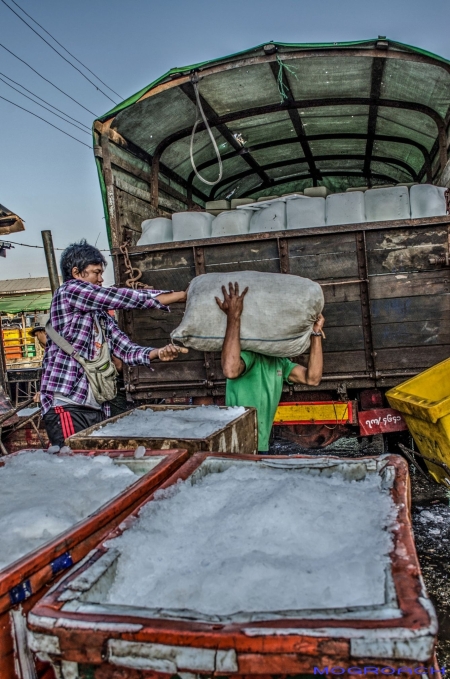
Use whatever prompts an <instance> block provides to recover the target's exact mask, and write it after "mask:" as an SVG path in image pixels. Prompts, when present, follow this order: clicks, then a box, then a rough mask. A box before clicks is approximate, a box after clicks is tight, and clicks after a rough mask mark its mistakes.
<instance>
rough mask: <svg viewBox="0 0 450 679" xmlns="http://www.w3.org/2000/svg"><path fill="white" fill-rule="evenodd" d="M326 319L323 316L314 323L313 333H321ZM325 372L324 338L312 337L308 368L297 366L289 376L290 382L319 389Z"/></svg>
mask: <svg viewBox="0 0 450 679" xmlns="http://www.w3.org/2000/svg"><path fill="white" fill-rule="evenodd" d="M324 323H325V319H324V317H323V316H322V314H320V315H319V318H318V319H317V321H316V322H315V323H314V326H313V332H321V330H322V328H323V324H324ZM322 371H323V353H322V336H321V335H318V336H317V335H311V348H310V352H309V360H308V366H307V367H306V368H305V367H304V366H303V365H298V366H296V367H295V368H294V369H293V370H292V371H291V373H290V374H289V378H288V379H289V382H293V383H294V384H309V385H310V386H313V387H317V386H318V385H319V384H320V381H321V379H322Z"/></svg>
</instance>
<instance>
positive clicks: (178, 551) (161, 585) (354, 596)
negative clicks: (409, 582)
mask: <svg viewBox="0 0 450 679" xmlns="http://www.w3.org/2000/svg"><path fill="white" fill-rule="evenodd" d="M205 471H206V470H205ZM394 526H395V506H394V503H393V501H392V499H391V497H390V494H389V491H387V490H384V489H383V487H382V483H381V477H380V476H379V475H378V474H373V475H367V476H366V477H365V478H364V479H361V480H359V481H351V480H347V479H346V478H345V477H344V476H343V474H341V473H339V472H337V471H336V472H335V473H334V474H331V475H327V476H325V475H320V474H317V472H316V473H315V474H314V473H308V471H306V470H299V469H297V470H295V469H276V468H271V467H266V466H265V465H264V464H260V463H251V464H245V465H244V464H234V465H233V466H230V467H228V468H227V469H225V470H224V471H221V472H216V473H214V472H213V473H207V472H206V474H202V475H199V478H197V479H196V480H195V483H194V479H192V480H191V479H188V480H187V481H186V482H184V483H178V484H177V486H176V487H172V488H171V489H169V490H168V491H158V493H157V497H156V498H155V500H154V501H152V502H149V503H147V504H146V505H145V506H144V507H143V509H142V510H141V512H140V517H139V519H138V521H136V523H135V524H134V525H133V526H132V527H131V528H129V529H128V530H126V531H125V532H124V533H123V534H122V535H121V536H120V537H119V538H116V539H115V540H113V541H112V543H111V547H113V548H114V549H117V550H118V551H119V552H120V556H119V558H118V562H117V571H116V575H115V580H114V582H113V583H112V585H111V587H110V589H109V591H106V592H105V593H104V594H103V593H102V595H101V603H109V604H124V605H126V606H141V607H142V606H146V607H149V608H162V609H165V610H167V609H172V610H180V609H183V610H186V609H188V610H190V611H196V612H198V613H200V614H204V615H205V614H206V615H224V616H227V615H232V614H236V613H238V612H239V611H245V612H247V614H248V612H253V611H254V612H263V611H265V612H274V611H282V610H284V611H289V610H290V611H292V610H294V611H299V610H302V609H315V610H317V609H324V608H327V609H328V608H344V609H347V608H348V607H352V606H373V605H377V604H383V603H384V602H385V600H386V571H387V569H388V568H389V553H390V551H391V549H392V532H391V531H392V529H393V528H394ZM350 554H351V555H352V558H351V559H349V555H350ZM299 617H300V616H299Z"/></svg>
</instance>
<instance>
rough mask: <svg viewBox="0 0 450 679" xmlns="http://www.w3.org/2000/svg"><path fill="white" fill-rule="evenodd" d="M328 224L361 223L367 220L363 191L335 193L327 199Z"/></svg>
mask: <svg viewBox="0 0 450 679" xmlns="http://www.w3.org/2000/svg"><path fill="white" fill-rule="evenodd" d="M326 221H327V224H360V223H361V222H365V221H366V212H365V207H364V193H363V191H349V192H348V193H333V194H331V195H330V196H327V200H326Z"/></svg>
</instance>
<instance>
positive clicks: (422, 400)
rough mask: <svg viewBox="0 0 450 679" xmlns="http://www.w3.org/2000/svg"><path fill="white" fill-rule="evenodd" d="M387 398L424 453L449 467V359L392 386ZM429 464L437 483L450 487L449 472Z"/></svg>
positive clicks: (427, 463)
mask: <svg viewBox="0 0 450 679" xmlns="http://www.w3.org/2000/svg"><path fill="white" fill-rule="evenodd" d="M386 397H387V399H388V401H389V404H390V405H391V407H392V408H395V409H396V410H399V411H400V412H401V413H402V415H403V417H404V418H405V421H406V424H407V425H408V429H409V431H410V432H411V434H412V436H413V438H414V441H415V442H416V444H417V447H418V449H419V451H420V452H421V453H422V455H425V456H426V457H428V458H431V459H432V460H436V461H437V462H443V463H444V464H446V465H447V466H448V467H450V359H446V360H445V361H442V363H438V364H437V365H434V366H433V367H432V368H428V370H425V371H424V372H422V373H420V374H419V375H416V377H413V378H411V379H410V380H407V381H406V382H403V383H402V384H399V385H398V386H397V387H393V388H392V389H390V390H389V391H388V392H387V393H386ZM426 465H427V467H428V470H429V472H430V474H431V476H432V477H433V478H434V479H435V480H436V481H437V482H438V483H442V484H444V485H446V486H450V474H447V473H446V472H445V471H444V470H443V469H442V468H441V467H438V466H436V465H434V464H432V463H431V462H426Z"/></svg>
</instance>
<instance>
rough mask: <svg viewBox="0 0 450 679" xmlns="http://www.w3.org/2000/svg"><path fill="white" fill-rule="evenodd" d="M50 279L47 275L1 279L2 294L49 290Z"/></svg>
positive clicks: (0, 288) (0, 293)
mask: <svg viewBox="0 0 450 679" xmlns="http://www.w3.org/2000/svg"><path fill="white" fill-rule="evenodd" d="M50 290H51V288H50V281H49V279H48V277H47V276H41V277H39V278H10V279H8V280H6V281H0V295H1V296H3V295H21V294H23V293H27V292H49V291H50Z"/></svg>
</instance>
